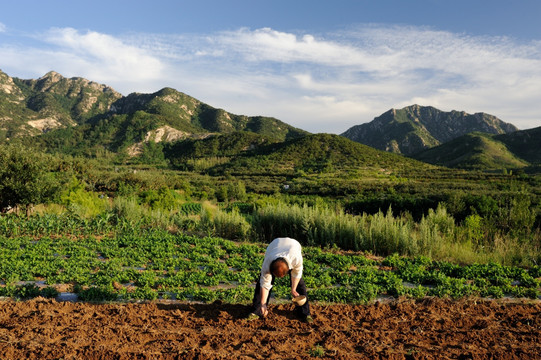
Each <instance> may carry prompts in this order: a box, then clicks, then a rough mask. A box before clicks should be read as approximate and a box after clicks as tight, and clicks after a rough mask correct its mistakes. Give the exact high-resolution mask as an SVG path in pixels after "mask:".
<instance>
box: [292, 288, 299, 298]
mask: <svg viewBox="0 0 541 360" xmlns="http://www.w3.org/2000/svg"><path fill="white" fill-rule="evenodd" d="M291 295H293V297H297V296H299V293H298V292H297V291H295V290H293V289H291Z"/></svg>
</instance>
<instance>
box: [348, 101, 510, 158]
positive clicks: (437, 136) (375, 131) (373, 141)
mask: <svg viewBox="0 0 541 360" xmlns="http://www.w3.org/2000/svg"><path fill="white" fill-rule="evenodd" d="M517 130H518V129H517V128H516V127H515V126H514V125H512V124H508V123H505V122H503V121H502V120H500V119H498V118H497V117H495V116H493V115H490V114H486V113H475V114H468V113H466V112H464V111H456V110H453V111H449V112H445V111H441V110H438V109H436V108H434V107H432V106H420V105H417V104H415V105H410V106H407V107H404V108H402V109H390V110H388V111H386V112H385V113H383V114H382V115H380V116H378V117H376V118H374V120H372V121H371V122H369V123H365V124H360V125H355V126H353V127H351V128H349V129H348V130H346V131H345V132H344V133H342V134H341V136H344V137H347V138H348V139H350V140H353V141H357V142H360V143H362V144H365V145H368V146H371V147H374V148H376V149H379V150H384V151H388V152H394V153H400V154H404V155H411V154H414V153H417V152H419V151H421V150H424V149H427V148H431V147H434V146H437V145H440V144H442V143H445V142H447V141H450V140H453V139H455V138H457V137H459V136H461V135H465V134H467V133H470V132H474V131H479V132H486V133H492V134H501V133H508V132H513V131H517Z"/></svg>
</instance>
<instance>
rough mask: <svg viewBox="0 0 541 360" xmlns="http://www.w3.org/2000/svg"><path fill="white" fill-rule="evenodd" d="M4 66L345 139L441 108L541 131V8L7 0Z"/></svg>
mask: <svg viewBox="0 0 541 360" xmlns="http://www.w3.org/2000/svg"><path fill="white" fill-rule="evenodd" d="M0 5H1V7H0V8H1V9H2V10H1V12H0V69H1V70H2V71H4V72H6V73H7V74H8V75H10V76H15V77H20V78H25V79H26V78H39V77H40V76H43V75H44V74H45V73H46V72H48V71H50V70H54V71H57V72H59V73H61V74H62V75H64V76H66V77H73V76H79V77H85V78H87V79H89V80H93V81H96V82H100V83H104V84H107V85H110V86H112V87H113V88H115V89H116V90H117V91H120V92H121V93H122V94H124V95H127V94H129V93H131V92H154V91H157V90H159V89H161V88H163V87H166V86H169V87H173V88H175V89H177V90H179V91H182V92H184V93H187V94H188V95H191V96H194V97H196V98H197V99H199V100H201V101H203V102H206V103H208V104H209V105H212V106H215V107H219V108H223V109H225V110H227V111H230V112H233V113H236V114H244V115H265V116H274V117H276V118H279V119H280V120H283V121H285V122H287V123H289V124H291V125H294V126H297V127H300V128H302V129H305V130H308V131H310V132H329V133H337V134H338V133H342V132H344V131H345V130H347V129H348V128H350V127H351V126H354V125H358V124H360V123H364V122H368V121H371V120H372V119H373V118H374V117H376V116H378V115H380V114H381V113H383V112H385V111H387V110H388V109H390V108H402V107H404V106H407V105H411V104H420V105H427V106H428V105H430V106H434V107H436V108H439V109H441V110H444V111H450V110H460V111H466V112H468V113H475V112H486V113H490V114H492V115H495V116H498V117H499V118H500V119H502V120H504V121H507V122H510V123H512V124H514V125H516V126H518V127H519V128H521V129H527V128H532V127H537V126H541V106H540V104H541V25H539V24H540V23H539V17H540V16H541V1H538V0H517V1H513V2H511V1H502V0H493V1H485V0H469V1H463V0H454V1H449V0H418V1H406V0H378V1H374V0H372V1H363V0H358V1H352V0H336V1H332V2H331V1H317V0H312V1H305V0H301V1H295V0H289V1H282V0H273V1H259V0H251V1H247V0H231V1H226V0H216V1H210V0H198V1H161V0H154V1H152V2H150V1H139V0H131V1H121V0H116V1H115V0H109V1H102V0H94V1H91V2H82V1H67V0H62V1H60V0H48V1H43V0H35V1H29V0H17V1H8V0H0Z"/></svg>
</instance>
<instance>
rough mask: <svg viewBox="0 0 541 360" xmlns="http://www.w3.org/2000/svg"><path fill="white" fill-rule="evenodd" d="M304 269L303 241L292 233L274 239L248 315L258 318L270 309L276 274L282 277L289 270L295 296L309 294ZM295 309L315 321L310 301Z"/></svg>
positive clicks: (304, 319) (308, 319)
mask: <svg viewBox="0 0 541 360" xmlns="http://www.w3.org/2000/svg"><path fill="white" fill-rule="evenodd" d="M302 269H303V267H302V254H301V244H299V242H298V241H297V240H294V239H291V238H288V237H283V238H276V239H274V240H273V241H272V242H271V243H270V244H269V246H268V247H267V251H266V252H265V259H264V260H263V266H262V267H261V276H260V278H259V281H258V282H257V283H256V286H255V292H254V299H253V311H252V313H251V314H250V315H249V316H248V319H249V320H254V319H257V318H259V317H260V316H262V317H266V316H267V314H268V313H269V311H268V309H267V306H268V305H269V298H270V291H271V288H272V286H273V284H274V278H276V277H279V278H281V277H284V276H286V274H289V277H290V280H291V295H292V296H293V297H296V296H299V295H305V296H306V285H305V283H304V280H303V279H302V278H301V277H302ZM295 311H296V313H297V315H298V316H299V318H300V319H302V320H303V321H305V322H308V323H311V322H313V319H312V316H310V305H309V304H308V301H306V303H304V305H302V306H298V305H296V306H295Z"/></svg>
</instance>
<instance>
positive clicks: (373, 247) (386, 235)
mask: <svg viewBox="0 0 541 360" xmlns="http://www.w3.org/2000/svg"><path fill="white" fill-rule="evenodd" d="M252 230H253V233H254V237H255V238H256V239H257V240H258V241H262V242H269V241H271V240H272V239H274V238H276V237H282V236H288V237H292V238H295V239H297V240H299V241H300V242H301V243H303V244H305V245H319V246H330V245H336V246H338V247H340V248H342V249H346V250H362V251H369V252H371V253H373V254H377V255H382V256H387V255H390V254H393V253H398V254H401V255H408V256H417V255H425V256H429V257H431V258H434V259H440V260H451V261H456V262H460V263H474V262H487V261H496V262H499V263H502V264H508V265H532V264H535V263H538V262H539V260H541V255H540V253H541V249H540V247H539V236H537V238H535V239H533V242H528V241H519V240H518V239H516V238H512V237H510V236H509V235H502V234H498V235H497V236H496V237H494V239H493V240H492V243H493V245H492V246H484V245H480V244H477V243H475V242H473V241H471V234H470V233H471V232H470V231H469V230H470V229H467V228H464V227H460V226H458V225H456V224H455V221H454V218H453V217H452V216H451V215H450V214H448V213H447V210H446V209H445V207H444V206H443V205H441V204H440V205H439V206H438V207H437V209H436V210H430V211H429V212H428V214H427V215H426V216H424V217H423V218H422V219H421V221H419V222H418V223H416V222H415V221H413V220H412V219H411V217H407V216H406V217H405V216H394V215H393V212H392V209H391V208H389V210H388V211H387V212H386V213H383V212H382V211H380V212H378V213H376V214H374V215H367V214H362V215H359V216H354V215H350V214H346V213H344V211H343V210H340V209H338V210H335V209H329V208H327V207H308V206H306V205H304V206H299V205H286V204H283V203H278V204H270V205H266V206H265V207H262V208H260V209H258V210H257V211H256V213H255V214H254V216H253V220H252ZM536 244H537V245H536Z"/></svg>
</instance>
